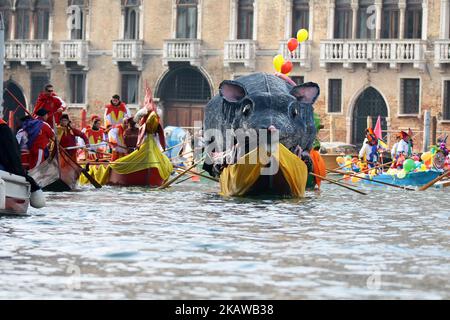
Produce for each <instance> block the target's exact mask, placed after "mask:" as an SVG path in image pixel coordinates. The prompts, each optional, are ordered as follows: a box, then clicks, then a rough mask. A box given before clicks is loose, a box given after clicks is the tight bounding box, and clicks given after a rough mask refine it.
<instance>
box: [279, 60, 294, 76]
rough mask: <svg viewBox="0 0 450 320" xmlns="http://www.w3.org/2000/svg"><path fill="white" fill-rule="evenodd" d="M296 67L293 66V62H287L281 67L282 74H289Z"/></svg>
mask: <svg viewBox="0 0 450 320" xmlns="http://www.w3.org/2000/svg"><path fill="white" fill-rule="evenodd" d="M293 67H294V65H293V64H292V62H290V61H286V62H285V63H284V64H283V65H282V66H281V73H282V74H289V73H290V72H291V71H292V69H293Z"/></svg>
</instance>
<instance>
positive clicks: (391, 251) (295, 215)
mask: <svg viewBox="0 0 450 320" xmlns="http://www.w3.org/2000/svg"><path fill="white" fill-rule="evenodd" d="M364 188H365V190H369V191H370V195H369V196H367V197H364V196H361V195H358V194H354V193H352V192H351V191H347V190H345V189H341V188H336V187H334V186H330V185H325V186H324V187H323V190H322V192H321V193H309V194H308V197H307V198H306V199H305V200H303V201H301V202H296V201H292V200H249V199H246V200H245V199H232V200H230V199H223V198H221V197H219V196H217V195H216V192H217V189H216V186H215V185H214V184H213V183H202V184H194V183H191V182H189V183H186V184H182V185H178V186H176V187H174V188H172V189H171V190H170V191H165V192H159V191H148V190H145V189H137V188H128V189H127V188H124V189H117V188H103V189H102V190H100V191H96V190H93V189H90V188H87V189H84V190H83V191H80V192H74V193H65V194H48V196H47V202H48V208H46V209H45V210H41V211H39V210H34V209H31V210H30V213H31V216H29V217H25V218H5V217H3V218H0V243H1V247H0V299H14V298H19V299H22V298H36V299H41V298H44V299H54V298H64V299H66V298H68V299H71V298H77V299H78V298H82V299H99V298H101V299H147V298H148V299H330V298H336V299H360V298H362V299H365V298H369V299H409V298H412V299H435V298H436V299H450V230H449V225H450V224H449V218H450V209H449V203H450V194H449V193H448V191H444V190H431V191H429V192H426V193H418V192H412V193H407V192H404V191H396V190H392V189H384V188H373V187H372V189H370V187H367V186H366V187H364Z"/></svg>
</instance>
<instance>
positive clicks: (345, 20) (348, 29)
mask: <svg viewBox="0 0 450 320" xmlns="http://www.w3.org/2000/svg"><path fill="white" fill-rule="evenodd" d="M352 19H353V12H352V7H351V0H336V9H335V17H334V38H335V39H351V38H352V24H353V20H352Z"/></svg>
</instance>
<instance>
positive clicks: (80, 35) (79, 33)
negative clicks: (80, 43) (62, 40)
mask: <svg viewBox="0 0 450 320" xmlns="http://www.w3.org/2000/svg"><path fill="white" fill-rule="evenodd" d="M67 6H68V8H69V10H68V14H69V15H71V18H72V24H71V27H70V39H71V40H83V39H84V38H85V36H86V34H85V30H86V28H85V20H86V18H85V14H86V10H85V6H86V4H85V1H84V0H69V2H68V4H67Z"/></svg>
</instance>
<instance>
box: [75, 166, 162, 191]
mask: <svg viewBox="0 0 450 320" xmlns="http://www.w3.org/2000/svg"><path fill="white" fill-rule="evenodd" d="M108 166H109V163H107V162H105V163H87V164H86V170H88V172H89V173H90V174H91V175H92V176H93V177H95V178H96V180H97V181H100V180H101V178H102V177H101V176H102V175H103V172H105V171H106V170H107V167H108ZM100 167H103V168H100ZM99 172H100V174H99ZM84 179H85V178H84V177H82V179H81V180H82V181H83V180H84ZM164 182H165V180H164V179H163V178H162V177H161V175H160V174H159V170H158V169H157V168H149V169H145V170H140V171H137V172H133V173H127V174H120V173H118V172H117V171H115V170H114V169H110V172H109V176H108V179H107V180H106V181H103V183H102V184H105V185H111V186H121V187H129V186H141V187H150V188H157V187H160V186H162V185H163V184H164ZM82 183H83V182H82Z"/></svg>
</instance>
